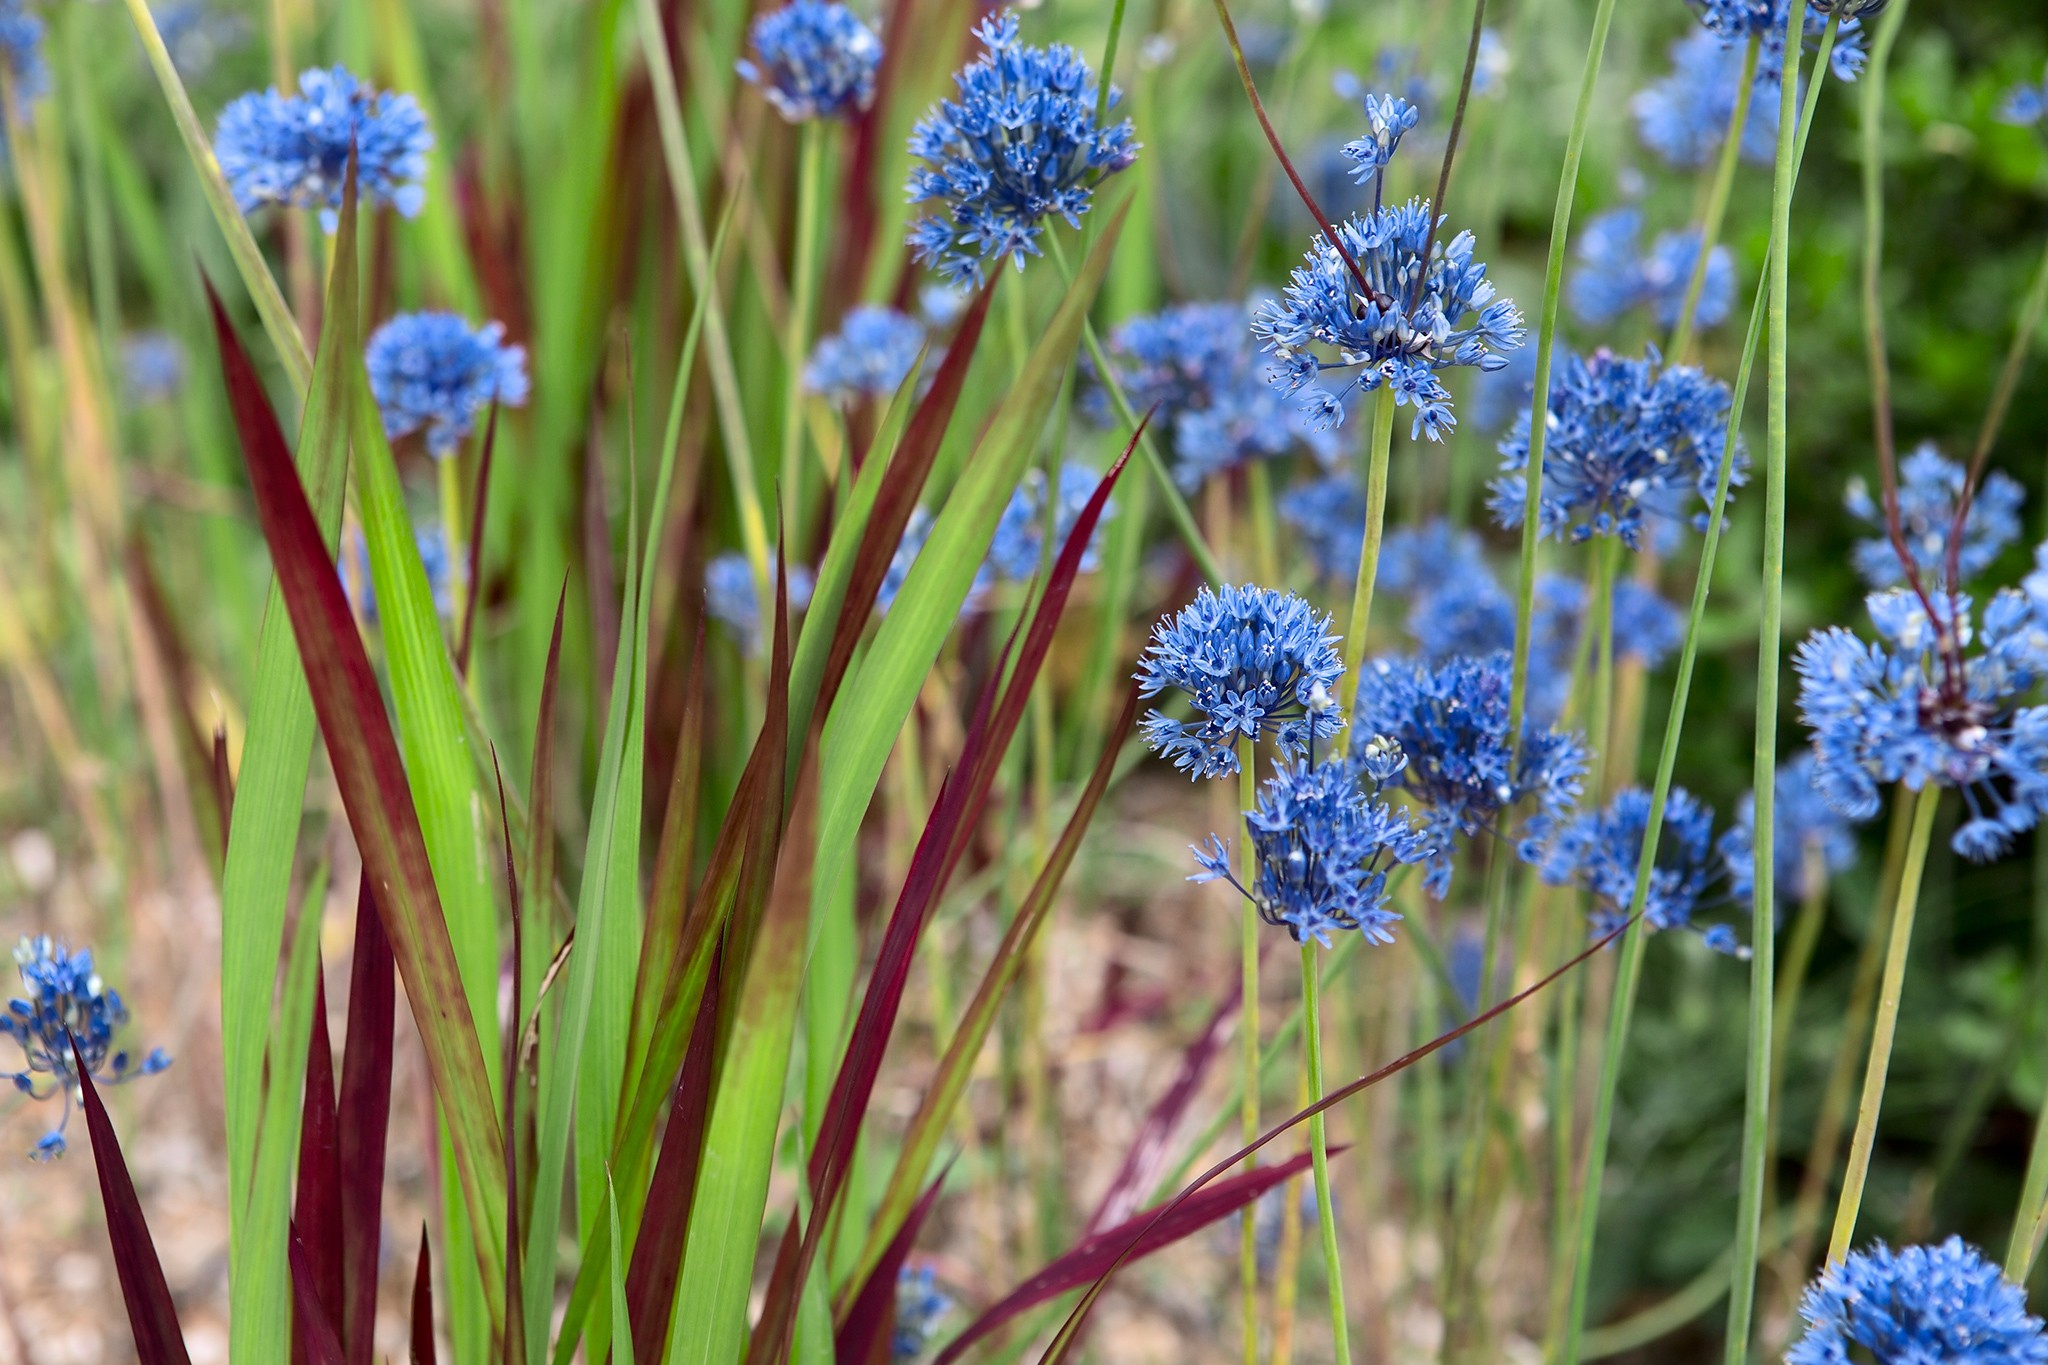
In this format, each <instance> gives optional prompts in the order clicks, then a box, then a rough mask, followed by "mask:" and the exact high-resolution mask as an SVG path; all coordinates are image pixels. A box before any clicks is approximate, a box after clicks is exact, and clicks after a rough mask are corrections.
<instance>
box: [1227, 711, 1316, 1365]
mask: <svg viewBox="0 0 2048 1365" xmlns="http://www.w3.org/2000/svg"><path fill="white" fill-rule="evenodd" d="M1252 761H1253V755H1252V741H1251V736H1249V735H1246V736H1244V737H1242V738H1240V739H1239V740H1238V741H1237V804H1238V806H1239V808H1240V809H1241V810H1250V809H1252V807H1253V806H1255V805H1257V804H1258V799H1259V788H1258V778H1257V776H1256V775H1255V773H1254V770H1253V766H1252ZM1239 834H1240V837H1239V842H1238V850H1239V851H1238V877H1239V879H1240V880H1241V881H1242V882H1243V883H1244V884H1245V885H1246V886H1250V885H1251V884H1252V879H1253V877H1255V876H1256V875H1257V874H1258V868H1257V867H1256V866H1254V864H1255V863H1256V861H1257V856H1258V855H1256V854H1255V853H1253V852H1252V841H1251V840H1250V839H1248V838H1244V837H1242V836H1243V832H1242V830H1240V831H1239ZM1239 913H1240V916H1241V917H1240V919H1239V921H1238V923H1239V934H1238V947H1239V949H1240V950H1241V951H1242V954H1243V959H1242V972H1243V977H1242V982H1241V999H1242V1003H1241V1004H1240V1005H1239V1006H1238V1013H1237V1035H1238V1044H1239V1050H1238V1055H1239V1062H1240V1070H1241V1071H1242V1072H1243V1077H1242V1083H1241V1086H1240V1089H1239V1091H1238V1099H1237V1115H1238V1134H1239V1137H1240V1138H1241V1139H1242V1141H1241V1142H1239V1144H1238V1145H1239V1146H1241V1147H1249V1146H1251V1145H1252V1143H1253V1142H1255V1141H1257V1140H1258V1136H1259V911H1258V907H1257V906H1255V905H1253V904H1252V903H1251V900H1250V899H1249V898H1246V899H1245V902H1244V905H1243V908H1242V909H1241V911H1240V912H1239ZM1302 1009H1303V1014H1304V1015H1306V1014H1307V1012H1308V1006H1307V1004H1306V1002H1304V1004H1303V1007H1302ZM1258 1162H1259V1159H1258V1157H1257V1156H1256V1155H1253V1156H1248V1157H1246V1158H1245V1159H1244V1168H1245V1170H1247V1171H1250V1170H1252V1169H1253V1168H1255V1167H1256V1166H1257V1165H1258ZM1237 1251H1238V1262H1237V1281H1238V1292H1239V1293H1240V1294H1241V1295H1242V1296H1243V1298H1244V1304H1243V1317H1242V1323H1243V1333H1244V1341H1243V1345H1244V1365H1258V1359H1259V1230H1258V1220H1257V1219H1256V1218H1254V1217H1253V1216H1252V1211H1251V1210H1250V1209H1246V1210H1245V1212H1244V1220H1243V1224H1242V1226H1241V1227H1240V1228H1239V1230H1238V1246H1237Z"/></svg>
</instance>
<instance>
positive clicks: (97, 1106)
mask: <svg viewBox="0 0 2048 1365" xmlns="http://www.w3.org/2000/svg"><path fill="white" fill-rule="evenodd" d="M71 1058H72V1062H73V1064H74V1065H75V1066H76V1067H77V1069H78V1088H79V1092H80V1094H81V1095H82V1096H83V1097H84V1100H85V1128H86V1132H87V1133H88V1134H89V1135H90V1136H91V1138H92V1160H93V1166H94V1168H95V1169H96V1170H97V1171H98V1172H99V1178H100V1202H101V1203H102V1204H104V1205H106V1209H107V1238H108V1240H110V1241H111V1242H113V1244H114V1271H115V1273H116V1274H117V1275H119V1276H120V1279H121V1298H122V1300H123V1301H124V1302H125V1303H126V1304H127V1306H128V1326H129V1328H130V1330H132V1331H133V1332H134V1333H135V1355H136V1358H137V1359H138V1360H140V1361H141V1362H142V1365H191V1357H189V1356H187V1355H186V1354H185V1334H184V1333H183V1332H182V1331H180V1330H179V1328H178V1309H177V1306H176V1305H175V1304H173V1303H172V1302H171V1287H170V1285H168V1284H166V1283H165V1282H164V1268H163V1264H162V1263H161V1262H160V1261H158V1260H157V1258H156V1243H154V1242H152V1241H151V1240H150V1237H149V1223H148V1221H147V1220H146V1219H144V1218H143V1216H142V1201H141V1200H140V1199H138V1198H136V1195H135V1182H134V1181H133V1180H131V1179H130V1178H129V1176H128V1163H127V1162H126V1161H125V1160H124V1159H123V1158H122V1156H121V1141H120V1139H119V1138H117V1137H115V1136H114V1123H113V1120H112V1119H109V1118H108V1117H107V1107H106V1105H104V1104H102V1103H101V1102H100V1092H99V1090H98V1088H97V1087H95V1086H94V1085H93V1083H92V1076H91V1075H90V1074H89V1073H88V1072H87V1070H86V1066H85V1058H83V1057H81V1056H79V1053H78V1044H77V1043H76V1042H73V1043H72V1045H71Z"/></svg>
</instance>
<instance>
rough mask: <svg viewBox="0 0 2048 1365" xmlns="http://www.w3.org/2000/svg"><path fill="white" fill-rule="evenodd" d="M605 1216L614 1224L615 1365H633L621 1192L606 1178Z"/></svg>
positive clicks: (612, 1227) (613, 1322)
mask: <svg viewBox="0 0 2048 1365" xmlns="http://www.w3.org/2000/svg"><path fill="white" fill-rule="evenodd" d="M605 1193H606V1196H607V1197H606V1199H605V1201H604V1206H605V1212H606V1214H607V1215H608V1216H609V1218H610V1220H611V1233H612V1237H611V1247H612V1365H633V1324H632V1322H631V1321H630V1320H628V1318H627V1317H626V1256H625V1253H624V1252H623V1251H621V1250H620V1248H619V1241H620V1238H619V1192H618V1190H616V1189H615V1188H613V1186H612V1182H611V1176H610V1175H609V1174H607V1175H606V1176H605Z"/></svg>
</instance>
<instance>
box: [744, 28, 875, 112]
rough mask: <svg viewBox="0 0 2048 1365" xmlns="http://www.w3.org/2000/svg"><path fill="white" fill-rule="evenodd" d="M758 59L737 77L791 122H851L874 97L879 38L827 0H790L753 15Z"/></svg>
mask: <svg viewBox="0 0 2048 1365" xmlns="http://www.w3.org/2000/svg"><path fill="white" fill-rule="evenodd" d="M747 38H748V41H750V42H751V43H752V44H753V47H754V56H755V57H756V58H758V59H759V60H758V61H741V62H739V63H738V68H739V73H740V75H741V76H742V77H744V78H745V79H747V80H749V81H752V82H753V83H754V84H755V85H758V86H760V87H761V93H762V94H763V95H765V96H767V98H768V102H769V103H770V104H772V105H774V106H775V108H776V110H777V112H779V113H780V114H781V115H782V116H783V117H784V118H786V119H788V120H789V121H790V122H791V123H803V122H805V121H807V120H809V119H814V118H836V119H852V118H854V117H855V116H856V115H858V114H859V113H860V112H861V111H862V110H864V109H866V108H867V107H868V105H869V104H870V103H872V102H873V100H874V98H875V69H876V68H877V67H879V66H880V65H881V64H882V40H881V39H879V38H877V37H876V36H875V31H874V30H873V29H871V28H869V27H868V26H867V25H866V24H863V23H862V22H861V21H860V19H859V17H858V16H856V15H855V14H854V12H853V11H852V10H850V9H848V8H847V7H846V6H844V5H840V4H835V3H833V2H832V0H790V3H789V4H786V5H784V6H783V7H782V8H781V9H778V10H770V11H768V12H767V13H766V14H763V15H760V16H759V17H757V18H756V19H755V20H754V22H753V24H752V26H751V27H749V28H748V30H747Z"/></svg>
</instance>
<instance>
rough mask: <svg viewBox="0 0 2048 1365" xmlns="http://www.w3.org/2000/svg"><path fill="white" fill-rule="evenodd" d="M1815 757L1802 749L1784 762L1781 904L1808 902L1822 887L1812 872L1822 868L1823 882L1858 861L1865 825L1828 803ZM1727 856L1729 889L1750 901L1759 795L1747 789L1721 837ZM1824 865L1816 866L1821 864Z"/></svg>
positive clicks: (1777, 796)
mask: <svg viewBox="0 0 2048 1365" xmlns="http://www.w3.org/2000/svg"><path fill="white" fill-rule="evenodd" d="M1813 779H1814V757H1813V755H1812V754H1811V753H1810V752H1809V753H1802V754H1800V755H1799V757H1797V758H1795V759H1793V760H1792V761H1791V762H1790V763H1781V764H1779V765H1778V776H1777V780H1776V782H1775V783H1774V784H1773V787H1774V793H1773V795H1772V797H1771V824H1772V826H1773V828H1774V831H1775V832H1774V834H1773V836H1772V839H1771V869H1772V881H1773V883H1774V885H1775V886H1776V887H1777V890H1778V897H1779V902H1778V903H1779V904H1780V905H1781V906H1782V905H1783V904H1784V903H1785V902H1786V901H1803V900H1805V899H1807V898H1808V897H1809V896H1811V895H1814V894H1815V893H1817V892H1818V891H1819V890H1820V885H1819V884H1816V881H1815V879H1814V878H1813V877H1812V876H1811V875H1810V874H1811V873H1813V872H1815V871H1818V872H1819V873H1820V874H1821V876H1820V878H1819V882H1820V883H1823V884H1824V883H1825V882H1826V880H1827V876H1828V874H1829V873H1833V872H1840V871H1841V870H1842V869H1843V868H1846V867H1847V866H1849V864H1851V863H1853V862H1855V861H1856V831H1855V830H1854V829H1853V828H1852V826H1853V825H1855V824H1859V823H1861V822H1860V821H1854V820H1851V819H1849V817H1847V816H1845V815H1843V814H1842V813H1841V812H1840V811H1838V810H1836V809H1835V808H1834V807H1833V806H1830V805H1829V804H1828V803H1827V800H1826V798H1825V797H1823V796H1822V795H1821V794H1820V788H1819V787H1817V786H1815V785H1814V781H1813ZM1721 856H1722V858H1723V859H1724V860H1725V861H1726V862H1727V864H1728V893H1729V894H1730V895H1731V896H1733V897H1735V899H1737V900H1741V901H1746V900H1748V899H1749V898H1750V896H1751V894H1752V893H1753V892H1754V891H1755V890H1756V796H1755V794H1754V793H1752V792H1744V793H1743V795H1742V801H1741V803H1740V804H1739V805H1737V806H1736V808H1735V823H1734V824H1733V825H1731V826H1729V827H1728V832H1727V833H1726V834H1723V835H1722V836H1721ZM1816 863H1818V866H1817V867H1816V866H1815V864H1816Z"/></svg>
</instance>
